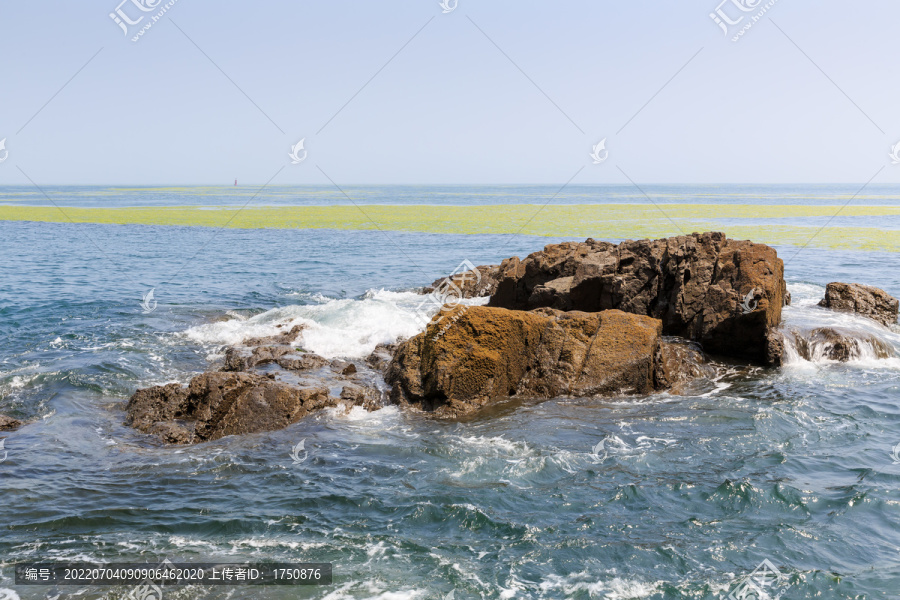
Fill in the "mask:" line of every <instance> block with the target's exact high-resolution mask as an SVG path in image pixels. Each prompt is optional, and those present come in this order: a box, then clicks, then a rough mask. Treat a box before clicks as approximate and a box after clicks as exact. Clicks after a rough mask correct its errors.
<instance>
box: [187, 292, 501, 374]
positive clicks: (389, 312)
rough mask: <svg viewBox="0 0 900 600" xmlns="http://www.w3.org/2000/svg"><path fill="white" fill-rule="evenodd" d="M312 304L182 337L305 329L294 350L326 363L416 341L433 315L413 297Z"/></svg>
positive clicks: (232, 339) (230, 337)
mask: <svg viewBox="0 0 900 600" xmlns="http://www.w3.org/2000/svg"><path fill="white" fill-rule="evenodd" d="M308 299H309V300H313V298H308ZM315 299H316V300H321V302H319V303H317V304H298V305H292V306H285V307H280V308H276V309H272V310H269V311H266V312H264V313H262V314H259V315H256V316H253V317H249V318H247V319H245V320H239V319H232V320H229V321H223V322H218V323H207V324H205V325H198V326H196V327H191V328H190V329H188V330H187V331H185V332H184V334H183V335H185V336H186V337H187V338H188V339H190V340H193V341H195V342H199V343H201V344H211V345H234V344H240V343H241V342H242V341H244V340H246V339H247V338H252V337H266V336H273V335H278V334H280V333H283V332H285V331H288V330H290V328H291V327H294V326H295V325H304V326H305V329H304V331H303V333H302V335H301V338H300V339H299V340H298V341H297V342H295V345H302V346H303V348H305V349H306V350H309V351H311V352H315V353H316V354H319V355H321V356H324V357H325V358H338V357H340V358H363V357H365V356H368V355H369V354H371V352H372V351H373V350H374V349H375V346H377V345H378V344H391V343H394V342H396V341H397V340H399V339H401V338H408V337H412V336H414V335H416V334H417V333H419V332H420V331H422V330H423V329H424V321H423V320H422V319H423V317H424V318H425V319H426V320H427V319H428V318H430V317H431V316H432V315H433V314H434V313H435V312H436V311H437V310H438V309H437V307H436V306H433V305H431V304H430V303H428V302H425V304H424V305H423V301H424V299H425V296H422V295H421V294H417V293H415V292H391V291H387V290H370V291H369V292H367V293H366V294H365V295H364V296H363V297H362V298H361V299H344V300H333V299H327V298H324V297H317V298H315ZM486 301H487V298H476V299H473V300H466V301H464V302H465V303H467V304H470V305H473V304H484V303H485V302H486ZM420 307H421V314H420ZM279 325H281V326H282V327H278V326H279Z"/></svg>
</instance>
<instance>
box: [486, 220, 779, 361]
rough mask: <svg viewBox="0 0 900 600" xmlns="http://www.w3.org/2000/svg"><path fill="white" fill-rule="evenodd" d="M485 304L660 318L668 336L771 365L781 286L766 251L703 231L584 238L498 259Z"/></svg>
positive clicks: (773, 259) (775, 266)
mask: <svg viewBox="0 0 900 600" xmlns="http://www.w3.org/2000/svg"><path fill="white" fill-rule="evenodd" d="M499 279H500V281H499V283H498V285H497V291H496V292H495V293H494V294H493V295H492V296H491V300H490V304H489V305H490V306H493V307H499V308H508V309H516V310H531V309H535V308H541V307H548V308H556V309H559V310H574V311H586V312H597V311H602V310H610V309H618V310H622V311H625V312H628V313H633V314H636V315H646V316H650V317H654V318H657V319H660V320H661V321H662V327H663V332H664V333H665V334H666V335H673V336H679V337H683V338H686V339H690V340H694V341H697V342H700V343H701V344H702V345H703V349H704V350H705V351H706V352H710V353H716V354H722V355H725V356H734V357H739V358H745V359H749V360H751V361H755V362H759V363H765V364H777V363H778V362H780V357H779V356H772V351H773V349H777V344H774V345H773V344H771V343H770V340H769V337H770V335H772V334H773V332H774V329H775V328H776V327H777V326H778V324H779V323H780V321H781V309H782V307H783V306H784V302H785V298H784V295H785V292H786V291H787V288H786V285H785V282H784V264H783V262H782V260H781V259H779V258H778V256H777V253H776V252H775V250H774V249H773V248H770V247H769V246H766V245H763V244H754V243H753V242H749V241H737V240H730V239H727V238H726V237H725V234H724V233H704V234H697V233H695V234H692V235H688V236H679V237H673V238H668V239H661V240H639V241H627V242H622V243H621V244H618V245H615V244H611V243H608V242H599V241H596V240H593V239H588V240H587V241H585V242H566V243H562V244H553V245H549V246H546V247H545V248H544V250H542V251H540V252H535V253H533V254H530V255H529V256H528V257H527V258H526V259H525V260H519V259H518V258H516V257H513V258H509V259H506V260H504V261H503V263H502V264H501V265H500V276H499Z"/></svg>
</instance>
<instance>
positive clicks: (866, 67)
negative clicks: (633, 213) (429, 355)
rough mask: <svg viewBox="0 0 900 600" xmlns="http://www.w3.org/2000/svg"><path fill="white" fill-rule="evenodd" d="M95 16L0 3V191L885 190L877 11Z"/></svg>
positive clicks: (203, 9)
mask: <svg viewBox="0 0 900 600" xmlns="http://www.w3.org/2000/svg"><path fill="white" fill-rule="evenodd" d="M118 1H119V0H81V1H79V2H61V1H59V0H57V1H51V2H23V1H22V0H0V40H2V45H3V51H4V58H3V60H2V61H0V81H2V84H3V85H2V98H0V106H2V111H0V139H2V138H4V137H6V138H7V142H6V147H7V150H8V151H9V152H10V156H9V159H8V160H6V161H5V162H4V163H2V164H0V185H4V184H27V183H28V181H27V180H26V179H25V177H24V176H23V175H22V174H21V173H20V171H19V170H18V168H21V169H22V170H23V171H25V172H26V173H28V175H30V176H31V177H32V178H33V179H34V180H35V181H37V182H39V183H44V184H229V183H231V182H233V180H234V179H235V178H238V179H239V180H240V181H241V182H242V183H246V184H250V183H263V182H265V181H267V180H268V179H269V178H270V177H272V176H273V175H274V174H275V173H276V171H278V169H279V168H281V167H283V166H285V167H286V168H285V169H284V170H283V171H282V172H281V173H280V174H279V176H278V178H277V180H276V181H275V182H274V183H277V184H327V183H328V181H327V179H325V177H324V176H323V174H322V173H321V172H320V171H319V170H318V169H317V167H316V165H318V166H319V167H321V169H322V170H323V171H325V172H326V173H328V174H329V175H330V176H331V177H332V178H333V179H334V180H335V181H336V182H338V183H344V184H353V183H412V184H415V183H548V184H556V183H563V182H565V181H566V180H568V179H569V178H570V177H572V176H573V175H574V174H575V172H576V171H577V170H578V169H579V168H580V167H582V166H583V167H584V170H583V171H581V172H580V173H579V174H578V176H577V178H576V180H575V182H576V183H582V184H584V183H627V180H626V178H625V176H624V175H623V174H622V173H621V172H620V171H619V168H621V169H622V170H623V171H625V172H626V173H627V174H628V175H630V176H631V177H632V178H633V179H634V180H635V181H638V182H645V183H654V182H656V183H663V182H673V183H675V182H685V183H695V182H696V183H700V182H709V183H719V182H749V183H752V182H764V183H779V182H865V181H866V180H868V179H869V178H870V177H872V176H873V175H874V174H875V172H876V171H877V170H878V169H879V168H880V167H885V168H884V170H883V171H882V172H881V173H880V174H879V176H878V177H877V179H876V182H878V183H889V182H900V165H891V161H890V159H889V158H888V153H889V151H890V149H891V146H893V145H894V144H896V143H897V142H898V141H900V119H898V100H900V93H898V92H900V77H898V66H897V64H898V63H897V60H898V51H897V32H896V24H897V23H898V22H900V4H898V3H897V2H896V1H895V0H873V1H871V2H865V3H857V4H848V3H846V2H838V1H836V0H824V1H820V2H816V3H810V2H792V1H791V0H780V1H779V2H777V3H776V4H775V5H774V6H773V7H772V8H771V9H770V10H769V11H768V13H767V14H766V15H764V16H763V18H762V19H760V21H759V22H758V23H756V24H755V25H754V27H753V28H752V29H750V30H749V31H748V32H747V33H746V34H745V36H744V37H743V38H742V39H741V40H740V41H739V42H737V43H734V42H732V41H730V39H729V38H727V37H725V35H723V32H722V30H720V29H719V28H718V27H717V26H716V24H715V23H714V22H713V21H712V20H711V19H710V17H709V14H710V12H712V11H713V10H714V9H715V8H716V3H717V2H718V0H679V1H678V2H648V1H645V2H635V1H631V2H619V1H612V0H590V1H580V0H576V1H571V2H547V1H544V2H535V1H519V2H498V1H490V0H477V1H476V0H459V4H458V7H457V8H456V10H454V11H453V12H451V13H449V14H443V13H442V12H441V7H440V6H439V5H438V2H437V0H415V1H412V0H408V1H387V2H385V1H382V2H362V1H359V0H356V1H350V0H328V1H325V0H319V1H315V2H314V1H309V0H290V1H288V0H273V1H270V2H263V3H249V2H237V1H233V0H221V1H218V2H210V1H205V2H203V1H199V0H178V2H177V3H176V4H175V5H174V6H173V7H172V8H171V9H170V10H169V11H168V12H167V14H166V15H164V16H163V17H162V18H161V19H160V21H159V22H158V23H156V24H155V25H154V26H153V27H152V28H151V29H150V30H149V31H147V32H146V33H145V35H144V36H143V37H142V38H141V39H140V41H139V42H137V43H133V42H131V41H130V39H129V38H128V37H126V36H125V35H124V34H123V32H122V30H121V29H119V27H118V26H117V25H116V24H115V23H114V22H113V21H112V20H111V19H110V18H109V13H110V12H112V11H113V10H114V9H115V8H116V4H117V2H118ZM135 1H136V2H137V1H140V0H135ZM144 1H145V2H146V1H147V0H144ZM149 1H150V3H151V4H153V3H154V2H156V0H149ZM735 1H738V0H735ZM748 1H749V2H750V3H751V4H753V3H754V2H756V1H757V0H745V2H748ZM761 6H762V5H760V8H761ZM122 10H123V11H124V12H125V13H126V14H129V15H131V16H132V18H134V17H136V16H137V15H140V14H144V13H141V12H140V11H138V10H136V9H135V7H134V5H133V4H132V2H131V0H128V2H126V4H124V5H123V6H122ZM723 10H724V11H725V12H726V13H727V14H729V15H735V16H736V15H738V14H747V15H748V17H747V18H745V22H746V21H747V20H748V19H749V15H753V14H754V13H755V11H753V12H749V13H741V12H740V11H738V10H736V9H735V7H734V5H733V4H732V3H731V0H729V1H728V2H727V3H726V4H725V5H724V6H723ZM146 14H154V13H153V12H150V13H146ZM148 18H149V17H148ZM148 18H145V22H146V21H147V20H148ZM429 19H431V20H430V21H429ZM426 23H428V24H427V26H425V24H426ZM176 24H177V27H180V28H181V29H182V30H183V31H184V34H187V36H189V37H190V38H191V39H193V41H194V42H196V45H197V46H199V47H200V49H202V51H203V52H205V53H206V54H207V55H208V56H209V58H211V59H212V60H213V61H214V62H215V63H216V64H217V65H218V66H219V67H221V69H222V71H224V73H225V74H223V73H222V72H221V71H220V70H219V69H217V68H216V66H214V65H213V64H212V63H211V62H210V60H209V59H207V57H206V56H204V54H203V53H202V52H201V51H200V50H198V48H197V47H195V46H194V44H192V43H191V42H190V41H189V40H188V39H187V38H186V37H185V35H184V34H183V33H182V32H181V31H179V29H178V28H177V27H176ZM476 24H477V26H478V27H480V28H481V29H482V30H483V32H484V33H482V32H481V31H479V29H478V28H477V27H476ZM423 26H425V28H424V29H422V30H421V32H419V33H418V35H417V36H416V37H415V39H412V41H410V39H411V38H413V36H414V34H416V32H417V31H419V30H420V29H421V28H422V27H423ZM778 27H780V28H781V29H782V30H783V31H784V33H782V31H780V30H779V29H778ZM134 29H135V30H136V29H138V28H137V27H135V28H134ZM485 34H486V35H487V36H488V37H489V38H490V39H491V40H493V42H494V43H496V45H497V46H499V48H500V49H498V48H497V47H495V46H494V44H493V43H492V42H491V41H489V40H488V39H487V37H486V36H485ZM785 34H787V36H789V37H790V38H791V39H793V41H794V42H795V43H796V45H797V46H799V47H800V49H802V52H801V50H800V49H798V48H797V47H796V46H795V45H794V43H792V42H791V41H790V40H789V39H788V37H786V35H785ZM407 42H409V43H408V45H407V46H406V47H405V49H403V50H402V51H401V52H400V53H399V54H397V56H396V57H395V58H394V59H393V60H392V61H391V62H390V63H389V64H387V66H385V64H386V63H388V61H389V59H390V58H391V57H392V56H393V55H394V54H395V53H396V52H397V51H398V50H399V49H400V48H401V47H402V46H404V44H407ZM101 48H102V51H100V53H99V54H97V55H96V57H95V58H94V59H93V60H92V61H91V62H90V63H89V64H87V66H85V67H84V69H83V70H82V71H81V72H80V73H79V74H78V75H77V76H75V77H74V79H72V80H71V82H70V83H69V84H68V85H67V86H66V87H65V88H64V89H62V91H59V90H60V88H61V87H62V86H63V84H65V83H66V81H68V80H69V79H70V78H71V77H72V76H73V75H74V74H75V73H76V71H78V70H79V69H81V68H82V66H84V65H85V63H87V62H88V60H89V59H90V58H91V57H92V56H94V54H95V53H97V52H98V50H100V49H101ZM701 48H703V50H702V51H701V52H700V53H699V54H697V55H696V57H695V58H694V60H693V61H691V62H690V63H689V64H687V66H685V64H686V63H688V61H689V59H690V58H691V57H692V56H694V55H695V54H696V53H697V52H698V51H699V50H700V49H701ZM501 49H502V52H501ZM503 52H505V53H506V54H507V55H508V56H509V58H510V59H512V61H514V62H515V64H516V65H518V68H517V67H516V66H514V65H513V64H512V63H511V62H510V60H508V59H507V58H506V57H505V56H504V54H503ZM803 52H805V53H806V54H807V55H808V57H809V58H807V56H804V54H803ZM810 59H811V60H812V62H811V60H810ZM813 62H815V63H816V65H818V67H819V68H821V71H820V69H819V68H817V67H816V66H815V65H814V64H813ZM382 68H383V70H382V71H381V72H380V73H379V74H378V75H376V76H375V77H374V79H372V80H371V82H370V83H369V84H368V85H366V86H365V87H364V88H363V86H364V84H366V82H367V81H369V80H370V78H372V77H373V75H375V74H376V72H378V71H379V69H382ZM519 68H520V69H521V71H520V70H519ZM682 68H683V70H682V71H681V72H680V74H678V75H677V76H676V77H675V78H674V79H673V80H672V81H671V83H669V84H668V85H665V84H666V82H667V81H668V80H669V79H670V78H672V76H673V75H675V73H676V72H677V71H679V69H682ZM823 71H824V74H823ZM523 72H524V74H523ZM226 74H227V76H226ZM229 78H230V79H231V80H233V81H234V84H237V86H239V87H240V89H241V90H243V92H244V93H246V96H245V95H244V93H242V92H241V91H239V90H238V89H237V88H236V87H235V85H234V84H233V83H232V82H231V81H229ZM529 78H530V80H533V82H534V84H536V85H537V86H538V87H539V88H540V90H539V89H538V87H536V86H535V85H534V84H533V83H532V81H530V80H529ZM829 78H830V80H829ZM832 80H833V82H832ZM664 85H665V87H664ZM361 88H363V89H362V91H360V89H361ZM661 88H662V91H660V89H661ZM838 88H840V89H838ZM541 90H543V92H542V91H541ZM841 90H843V91H841ZM57 92H59V93H58V95H57V96H56V97H55V98H53V100H52V101H50V102H49V104H47V105H46V107H45V108H43V110H42V111H41V112H40V114H38V115H37V116H36V117H34V119H33V120H32V121H31V122H30V123H28V125H27V126H25V127H24V129H22V130H21V132H20V133H17V132H18V131H19V130H20V128H22V126H23V125H24V124H25V123H26V122H28V121H29V119H31V118H32V116H33V115H34V114H35V113H36V112H37V111H38V110H39V109H40V108H41V107H42V106H43V105H44V104H45V103H46V102H47V101H48V100H49V99H50V98H51V97H52V96H53V95H54V94H56V93H57ZM357 92H359V93H358V95H357V96H356V97H355V98H354V99H353V100H352V101H350V103H349V104H347V105H346V107H345V108H344V109H343V110H342V111H341V112H340V113H339V114H337V116H335V117H334V118H333V120H331V121H330V123H329V124H328V125H327V127H325V128H324V129H323V130H321V132H320V133H317V132H319V130H320V129H321V128H322V127H323V125H325V123H326V122H328V121H329V119H331V118H332V117H333V116H334V115H335V113H337V112H338V110H339V109H340V108H341V107H342V106H343V105H344V104H345V103H347V101H348V100H349V99H350V98H351V97H352V96H353V95H354V94H356V93H357ZM657 92H659V93H658V95H657V96H656V97H655V98H653V100H652V101H650V102H649V104H647V105H646V107H645V108H643V110H641V111H640V113H639V114H637V116H636V117H634V115H635V113H637V112H638V111H639V109H641V107H642V106H644V105H645V103H647V102H648V101H649V100H650V99H651V97H653V96H654V94H657ZM545 94H546V96H545ZM845 94H846V95H845ZM247 96H249V99H248V97H247ZM548 97H549V99H548ZM251 100H252V101H251ZM254 103H255V104H256V105H258V108H257V106H255V105H254ZM554 104H555V105H554ZM263 113H265V114H263ZM266 115H267V116H266ZM632 117H634V118H633V120H631V122H630V123H629V124H628V125H627V126H626V127H625V128H624V129H622V130H621V132H620V133H617V132H619V131H620V129H621V128H622V127H623V126H624V125H625V124H626V122H628V121H629V119H632ZM270 119H271V121H270ZM570 119H571V121H574V124H573V123H572V122H571V121H570ZM870 119H871V120H870ZM272 121H274V124H273V122H272ZM873 121H874V123H873ZM279 128H280V129H281V130H283V133H282V131H279ZM579 128H580V129H581V130H582V131H583V133H582V131H579ZM879 128H880V129H882V130H883V132H882V131H879ZM303 137H305V138H306V149H307V151H308V152H309V155H308V158H307V160H306V161H304V162H303V163H302V164H300V165H291V164H290V159H289V158H288V152H289V151H290V148H291V146H292V145H293V144H295V143H296V142H297V141H298V140H299V139H300V138H303ZM602 138H608V141H607V148H608V149H609V152H610V155H609V159H608V160H607V161H606V162H605V163H603V164H601V165H594V164H592V161H591V159H590V157H589V156H588V154H589V152H590V150H591V146H592V144H594V143H596V142H597V141H599V140H600V139H602ZM17 167H18V168H17Z"/></svg>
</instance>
